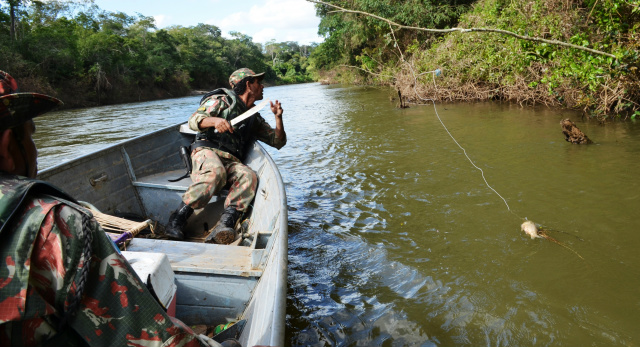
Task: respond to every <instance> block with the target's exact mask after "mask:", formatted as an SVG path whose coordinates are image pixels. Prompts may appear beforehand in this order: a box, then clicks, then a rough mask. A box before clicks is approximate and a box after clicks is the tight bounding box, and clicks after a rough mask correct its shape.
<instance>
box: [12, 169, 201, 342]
mask: <svg viewBox="0 0 640 347" xmlns="http://www.w3.org/2000/svg"><path fill="white" fill-rule="evenodd" d="M22 182H28V180H27V179H22V178H18V177H15V176H8V175H6V174H0V210H3V209H5V208H4V207H5V206H8V205H9V206H10V205H12V204H13V205H14V206H19V209H18V210H17V211H18V212H17V213H18V214H19V215H18V217H19V218H17V219H16V218H12V219H10V220H9V223H11V224H8V225H6V228H3V229H2V232H1V233H0V259H2V263H0V345H2V346H38V345H52V346H56V345H57V346H62V345H64V346H83V345H89V346H200V342H199V340H198V338H197V337H196V335H195V334H194V333H193V331H192V330H191V329H190V328H189V327H187V326H185V325H184V324H183V323H181V322H180V321H178V320H176V319H173V318H171V317H169V316H168V315H167V314H166V313H165V312H164V310H163V309H162V308H161V307H160V306H159V304H158V303H157V302H156V301H155V299H154V298H153V297H152V296H151V294H150V293H149V292H148V290H147V288H146V286H145V285H144V284H143V283H142V282H141V281H140V279H139V278H138V276H137V275H136V274H135V272H134V270H133V269H132V268H131V266H130V265H129V263H128V262H127V261H126V260H125V259H124V257H123V256H122V255H121V254H119V252H118V251H117V250H116V248H115V247H114V245H113V243H112V242H111V240H110V239H109V238H108V236H107V235H106V234H105V233H104V231H103V230H102V228H101V227H100V226H99V225H98V223H97V222H96V221H95V219H93V218H91V219H90V220H89V219H87V218H86V217H85V220H89V228H86V229H84V230H83V227H82V219H83V214H85V213H87V212H81V208H79V207H76V205H75V204H74V203H72V202H68V201H65V200H62V199H60V198H56V197H52V196H50V195H44V194H38V193H33V194H31V193H30V195H28V196H27V197H26V198H25V200H24V201H23V202H22V203H21V204H16V203H15V202H16V200H15V199H16V198H20V197H19V196H16V194H15V193H14V192H15V191H16V189H14V188H16V187H18V186H19V185H20V184H21V183H22ZM31 195H33V196H31ZM0 212H2V211H0ZM3 216H6V213H5V214H3ZM85 216H86V215H85ZM1 222H2V226H3V227H4V226H5V225H4V224H5V223H6V222H7V221H6V218H3V220H2V221H1ZM87 231H89V232H91V233H92V234H93V242H92V243H91V248H92V251H91V258H90V259H84V255H83V254H84V253H83V246H84V239H85V238H86V237H87V234H86V232H87ZM87 263H88V264H87ZM84 266H90V269H89V274H88V277H87V283H86V286H85V287H84V292H83V296H82V300H81V301H80V303H79V305H78V309H77V310H76V311H75V316H71V318H70V319H69V320H68V321H67V325H66V326H64V327H63V328H60V327H59V325H60V320H61V318H60V317H61V316H63V315H64V314H65V312H66V311H67V310H68V309H69V306H70V301H71V299H73V296H74V294H75V292H76V290H77V289H78V285H79V284H78V282H79V279H80V277H81V276H80V272H81V271H80V270H81V269H82V268H83V267H84Z"/></svg>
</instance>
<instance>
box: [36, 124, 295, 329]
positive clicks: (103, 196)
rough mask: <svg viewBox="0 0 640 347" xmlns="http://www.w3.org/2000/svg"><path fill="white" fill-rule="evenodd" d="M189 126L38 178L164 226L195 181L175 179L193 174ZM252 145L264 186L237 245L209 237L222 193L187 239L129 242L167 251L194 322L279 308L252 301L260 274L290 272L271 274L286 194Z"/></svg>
mask: <svg viewBox="0 0 640 347" xmlns="http://www.w3.org/2000/svg"><path fill="white" fill-rule="evenodd" d="M182 129H183V130H182V131H180V127H178V126H173V127H169V128H165V129H162V130H159V131H156V132H153V133H151V134H147V135H144V136H141V137H138V138H135V139H133V140H129V141H126V142H123V143H120V144H117V145H113V146H110V147H108V148H105V149H103V150H100V151H98V152H95V153H92V154H89V155H86V156H83V157H80V158H78V159H76V160H73V161H71V162H67V163H63V164H60V165H58V166H55V167H53V168H50V169H47V170H45V171H43V172H42V173H40V174H39V176H38V178H39V179H41V180H45V181H48V182H51V183H53V184H54V185H56V186H58V187H60V188H62V189H63V190H65V191H66V192H67V193H69V194H70V195H71V196H73V197H74V198H76V199H77V200H78V201H84V202H87V203H88V204H89V205H91V206H93V207H94V208H95V209H97V210H99V211H100V212H101V213H104V214H107V215H112V216H118V217H122V216H124V217H129V218H131V217H132V216H133V217H135V218H138V219H142V220H151V223H152V224H154V226H155V229H156V230H158V229H161V228H162V225H164V224H166V223H167V221H168V218H169V215H170V213H171V212H172V211H173V210H175V209H176V208H177V207H178V206H179V204H180V201H181V195H182V194H183V193H184V192H185V190H186V189H187V187H188V186H189V185H190V184H191V179H190V178H189V177H186V178H184V179H182V180H180V181H177V182H170V181H169V179H175V178H178V177H180V176H182V175H183V174H185V172H186V168H185V165H184V163H183V161H182V159H181V157H180V154H179V148H180V146H189V145H190V143H191V142H192V141H193V138H194V134H193V132H189V131H185V130H184V127H182ZM253 146H254V147H253V148H252V149H251V150H250V151H249V153H248V155H247V158H245V161H244V162H245V164H246V165H248V166H249V167H251V168H252V169H253V170H254V171H255V172H256V173H257V174H258V177H259V184H258V190H257V194H256V198H255V200H254V203H253V206H252V208H251V209H250V211H249V213H247V214H245V216H244V217H243V221H242V223H241V231H242V232H241V237H239V238H238V239H236V242H234V243H233V244H232V245H216V244H205V243H203V242H202V240H203V239H204V237H206V235H207V234H208V230H209V229H211V228H213V227H214V226H215V224H216V223H217V221H218V219H219V216H220V214H221V213H222V210H223V204H224V198H225V196H224V192H223V194H221V196H218V197H214V198H213V199H212V200H211V201H210V203H209V204H208V206H207V207H205V208H203V209H200V210H196V211H195V212H194V215H193V216H191V218H189V221H188V222H189V223H188V226H187V230H186V233H185V236H186V238H187V239H186V241H170V240H163V239H162V238H161V237H159V236H158V237H152V238H135V239H133V240H131V241H130V242H128V243H127V245H126V250H127V251H135V252H156V253H157V252H160V253H164V254H166V255H167V257H168V258H169V261H170V263H171V268H172V269H173V271H174V272H175V274H176V284H177V287H178V292H177V294H176V295H177V308H176V317H177V318H179V319H181V320H182V321H184V322H185V323H187V324H189V325H195V324H206V325H215V324H221V323H227V322H230V321H234V320H238V319H241V318H243V317H244V318H246V317H247V316H249V317H250V316H251V315H252V314H251V312H252V311H260V310H267V311H269V310H270V311H273V308H271V309H270V308H268V307H266V306H265V307H266V308H261V307H260V305H269V304H270V305H272V306H273V302H272V301H273V300H271V302H270V303H266V302H261V301H260V300H252V299H253V298H252V296H253V295H254V293H255V292H256V287H257V286H258V282H259V280H260V278H261V277H262V280H263V281H266V280H267V279H265V278H264V277H270V276H271V277H272V276H278V277H281V276H282V275H281V274H278V273H279V272H280V273H281V272H282V271H285V273H286V265H285V268H284V270H282V269H277V270H276V271H275V272H273V271H271V270H269V271H271V272H273V273H271V272H269V273H265V271H266V270H265V269H266V268H267V266H268V264H269V263H273V262H276V263H277V261H276V260H275V258H274V257H275V255H274V254H273V253H277V252H271V251H272V250H273V248H274V247H276V248H280V247H281V246H282V245H281V244H276V240H277V239H278V237H277V236H278V232H279V231H280V230H282V228H283V223H284V231H283V233H284V236H283V237H284V238H285V241H284V242H285V243H284V247H285V249H284V252H285V255H284V256H285V259H286V218H287V216H286V197H284V196H283V195H284V189H283V188H282V182H281V178H280V176H279V173H278V172H277V169H274V167H275V165H273V162H272V161H271V158H270V157H269V156H268V154H266V152H264V149H263V148H262V147H261V146H259V145H258V144H254V145H253ZM278 243H279V242H278ZM279 251H280V252H281V251H282V250H279ZM285 262H286V261H285ZM279 266H281V265H279ZM284 285H285V286H286V279H285V284H284ZM271 294H273V293H271ZM279 305H280V304H279ZM281 305H284V303H282V304H281ZM270 314H273V312H272V313H270ZM254 318H255V317H254ZM253 320H254V322H251V319H249V322H248V324H247V326H253V328H254V329H255V325H256V324H261V325H265V324H266V325H268V324H272V323H270V322H271V321H272V319H267V318H264V320H265V321H261V322H258V321H255V319H253ZM256 331H260V329H258V330H256ZM256 341H258V340H256Z"/></svg>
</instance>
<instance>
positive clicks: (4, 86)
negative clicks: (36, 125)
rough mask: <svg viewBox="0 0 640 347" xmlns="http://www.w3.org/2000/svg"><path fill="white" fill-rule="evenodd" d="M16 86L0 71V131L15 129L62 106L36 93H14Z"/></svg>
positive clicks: (13, 80) (48, 97) (6, 74)
mask: <svg viewBox="0 0 640 347" xmlns="http://www.w3.org/2000/svg"><path fill="white" fill-rule="evenodd" d="M17 90H18V84H17V83H16V80H15V79H13V77H11V75H9V74H8V73H6V72H4V71H0V130H6V129H10V128H13V127H16V126H18V125H20V124H22V123H24V122H26V121H28V120H29V119H32V118H35V117H37V116H39V115H41V114H44V113H47V112H49V111H51V109H53V108H54V107H56V106H58V105H62V101H60V100H58V99H56V98H54V97H52V96H48V95H44V94H38V93H16V91H17Z"/></svg>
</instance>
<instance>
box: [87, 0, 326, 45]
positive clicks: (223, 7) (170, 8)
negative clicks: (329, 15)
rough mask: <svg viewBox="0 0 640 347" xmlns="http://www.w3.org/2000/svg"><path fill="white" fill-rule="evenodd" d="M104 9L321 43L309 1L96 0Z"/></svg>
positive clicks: (258, 37)
mask: <svg viewBox="0 0 640 347" xmlns="http://www.w3.org/2000/svg"><path fill="white" fill-rule="evenodd" d="M94 2H95V4H96V5H98V7H100V8H101V9H103V10H107V11H110V12H124V13H127V14H129V15H135V14H136V13H141V14H142V15H145V16H152V17H154V18H155V19H156V26H157V27H158V28H164V27H168V26H171V25H182V26H194V25H196V24H198V23H205V24H213V25H215V26H217V27H219V28H220V29H221V30H222V32H223V36H225V37H229V35H228V33H229V32H230V31H239V32H241V33H243V34H246V35H249V36H251V37H252V38H253V41H254V42H260V43H265V42H267V41H269V40H272V39H275V40H276V42H283V41H296V42H298V43H300V44H309V43H312V42H318V43H320V42H321V41H322V38H321V37H319V36H318V34H317V33H318V23H319V22H320V19H319V18H318V17H316V15H315V13H316V11H315V7H314V5H313V4H312V3H310V2H307V1H305V0H244V1H239V0H180V1H168V0H155V1H154V0H94Z"/></svg>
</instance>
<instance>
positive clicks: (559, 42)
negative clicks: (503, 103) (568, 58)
mask: <svg viewBox="0 0 640 347" xmlns="http://www.w3.org/2000/svg"><path fill="white" fill-rule="evenodd" d="M307 1H309V2H313V3H316V4H321V5H326V6H330V7H333V8H337V9H338V10H339V11H332V12H346V13H355V14H362V15H365V16H369V17H373V18H376V19H379V20H381V21H384V22H387V23H389V25H393V26H396V27H398V28H400V29H409V30H419V31H426V32H431V33H451V32H460V33H470V32H490V33H498V34H502V35H508V36H513V37H515V38H518V39H521V40H527V41H534V42H543V43H548V44H550V45H556V46H564V47H569V48H573V49H578V50H581V51H586V52H589V53H593V54H598V55H603V56H605V57H611V58H613V59H618V58H617V57H616V56H615V55H613V54H611V53H606V52H602V51H598V50H596V49H593V48H589V47H583V46H578V45H574V44H571V43H567V42H562V41H557V40H547V39H543V38H540V37H531V36H524V35H518V34H516V33H514V32H511V31H507V30H502V29H492V28H469V29H465V28H451V29H428V28H421V27H414V26H408V25H402V24H399V23H396V22H394V21H391V20H389V19H386V18H384V17H380V16H377V15H375V14H371V13H368V12H364V11H356V10H349V9H346V8H343V7H340V6H337V5H333V4H330V3H327V2H324V1H321V0H307Z"/></svg>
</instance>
